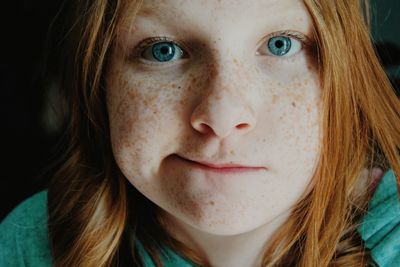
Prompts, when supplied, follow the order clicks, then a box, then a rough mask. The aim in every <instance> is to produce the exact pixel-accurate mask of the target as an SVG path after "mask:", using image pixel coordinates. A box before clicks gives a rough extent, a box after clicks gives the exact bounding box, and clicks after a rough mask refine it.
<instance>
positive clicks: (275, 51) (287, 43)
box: [268, 36, 292, 56]
mask: <svg viewBox="0 0 400 267" xmlns="http://www.w3.org/2000/svg"><path fill="white" fill-rule="evenodd" d="M291 47H292V41H291V40H290V38H289V37H286V36H276V37H272V38H271V39H269V41H268V49H269V51H270V52H271V54H272V55H274V56H284V55H286V54H287V53H288V52H289V51H290V48H291Z"/></svg>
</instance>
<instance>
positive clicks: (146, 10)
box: [137, 5, 170, 19]
mask: <svg viewBox="0 0 400 267" xmlns="http://www.w3.org/2000/svg"><path fill="white" fill-rule="evenodd" d="M169 13H170V12H169V10H168V9H164V11H161V10H160V9H159V8H154V7H148V6H145V5H142V6H141V7H140V8H139V11H138V13H137V16H142V17H152V16H153V17H156V18H158V19H163V18H165V15H168V14H169Z"/></svg>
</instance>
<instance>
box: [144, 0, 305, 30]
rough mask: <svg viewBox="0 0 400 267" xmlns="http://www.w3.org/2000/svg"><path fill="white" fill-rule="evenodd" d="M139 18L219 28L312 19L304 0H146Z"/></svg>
mask: <svg viewBox="0 0 400 267" xmlns="http://www.w3.org/2000/svg"><path fill="white" fill-rule="evenodd" d="M137 17H138V18H145V19H147V20H152V21H157V22H159V21H161V22H163V23H165V24H172V23H175V24H185V26H191V24H193V26H195V25H197V26H201V27H202V28H204V27H213V28H218V27H220V26H222V25H226V24H232V25H234V24H235V22H237V23H241V24H242V26H243V24H244V25H245V24H246V22H247V23H248V24H253V25H254V24H255V23H257V22H260V23H263V22H265V21H270V22H272V21H274V22H275V23H285V21H294V20H303V21H306V22H311V19H310V16H309V14H308V11H307V9H306V7H305V5H304V3H303V1H302V0H246V1H243V0H189V1H188V0H145V1H143V4H142V6H141V8H140V10H139V13H138V14H137Z"/></svg>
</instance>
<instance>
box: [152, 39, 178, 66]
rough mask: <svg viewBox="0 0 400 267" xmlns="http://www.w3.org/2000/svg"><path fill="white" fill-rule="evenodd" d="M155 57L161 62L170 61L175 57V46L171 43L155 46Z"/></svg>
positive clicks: (153, 50)
mask: <svg viewBox="0 0 400 267" xmlns="http://www.w3.org/2000/svg"><path fill="white" fill-rule="evenodd" d="M152 54H153V57H154V58H155V59H156V60H158V61H160V62H165V61H170V60H171V59H172V58H173V57H174V56H175V45H174V44H173V43H171V42H160V43H156V44H154V45H153V48H152Z"/></svg>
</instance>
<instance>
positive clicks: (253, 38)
mask: <svg viewBox="0 0 400 267" xmlns="http://www.w3.org/2000/svg"><path fill="white" fill-rule="evenodd" d="M307 38H309V41H311V42H312V41H313V40H312V21H311V17H310V15H309V14H308V12H307V9H306V7H305V6H304V4H303V2H302V1H300V0H251V1H234V0H220V1H214V0H212V1H211V0H210V1H185V0H170V1H162V0H148V1H144V5H143V6H142V7H141V9H140V12H139V14H138V15H137V16H136V17H135V18H134V19H128V21H127V23H126V24H124V25H122V27H121V31H120V32H119V35H118V38H117V40H116V46H115V48H114V49H113V51H112V56H111V61H110V65H109V71H108V73H107V77H106V78H107V80H106V81H107V108H108V113H109V118H110V131H111V141H112V148H113V153H114V156H115V159H116V162H117V164H118V166H119V167H120V169H121V171H122V172H123V174H124V175H125V176H126V178H127V179H128V180H129V181H130V183H131V184H132V185H133V186H135V187H136V188H137V189H138V190H139V191H140V192H141V193H143V195H145V196H146V197H147V198H148V199H150V200H151V201H152V202H154V203H155V204H157V205H158V206H159V207H161V208H162V210H163V211H164V212H165V215H166V216H169V217H170V218H171V219H175V220H177V221H178V222H180V223H182V224H185V225H190V226H192V227H194V228H196V229H198V230H201V231H203V232H207V233H212V234H219V235H233V234H239V233H243V232H246V231H250V230H252V229H255V228H257V227H260V226H262V225H265V224H267V223H269V222H271V221H272V220H273V219H275V218H278V216H282V215H285V214H286V215H287V214H288V213H289V209H290V208H291V207H292V206H293V205H294V203H295V202H296V201H297V200H298V199H299V198H300V196H301V195H302V193H303V192H304V191H305V190H306V187H307V185H308V184H309V183H310V181H311V177H312V175H313V173H314V170H315V167H316V163H317V160H318V156H319V144H320V134H319V127H320V120H319V111H320V93H321V92H320V90H321V89H320V86H319V78H318V75H317V66H316V63H315V56H314V54H313V52H312V49H311V47H308V46H306V45H304V44H302V42H303V41H305V40H307ZM189 160H191V161H196V162H208V163H209V164H214V165H223V164H239V165H242V166H248V167H249V166H251V167H257V168H247V169H242V171H240V172H239V171H236V172H235V171H232V170H234V169H232V168H231V169H230V170H231V171H232V172H229V169H225V171H221V170H222V169H218V168H206V167H204V165H201V164H195V163H193V162H190V161H189ZM202 166H203V167H202ZM236 170H238V169H236Z"/></svg>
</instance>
